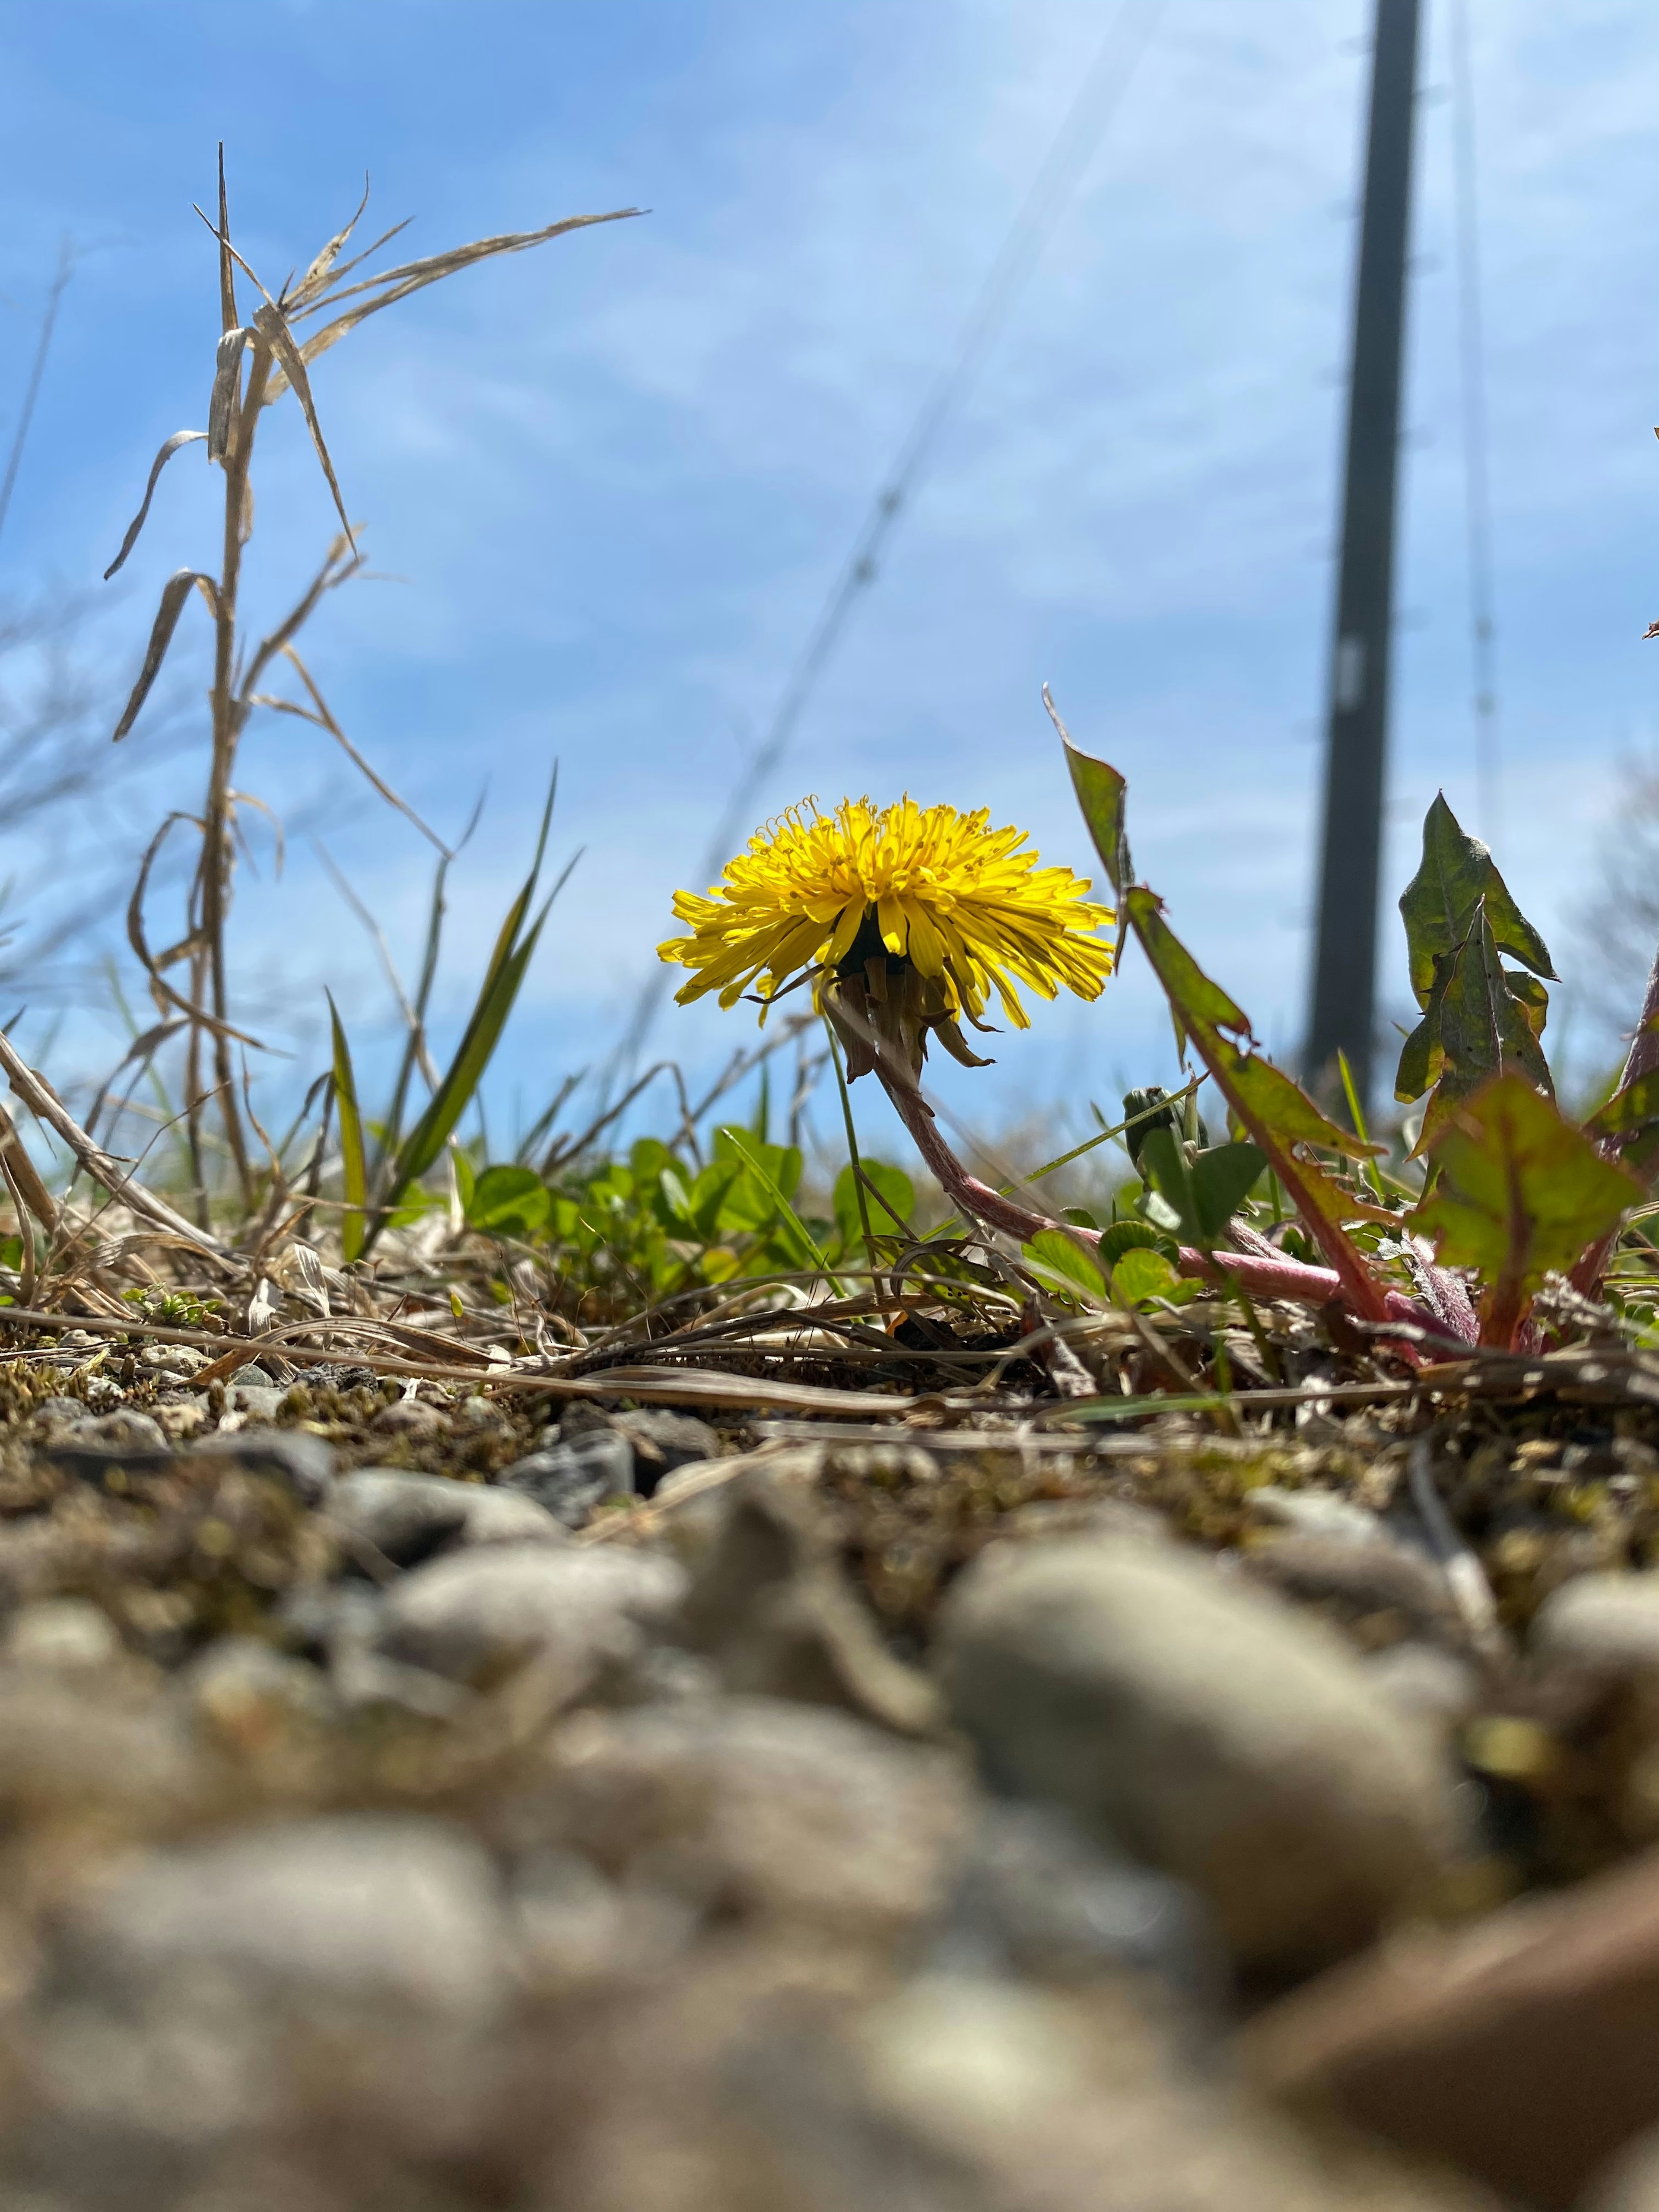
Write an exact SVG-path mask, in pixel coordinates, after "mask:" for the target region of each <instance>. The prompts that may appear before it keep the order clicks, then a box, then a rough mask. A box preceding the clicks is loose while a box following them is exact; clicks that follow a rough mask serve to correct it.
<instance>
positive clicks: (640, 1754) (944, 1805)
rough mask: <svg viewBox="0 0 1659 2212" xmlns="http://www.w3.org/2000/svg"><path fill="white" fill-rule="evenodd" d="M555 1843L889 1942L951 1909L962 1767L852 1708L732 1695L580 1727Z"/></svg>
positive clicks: (551, 1819) (564, 1735)
mask: <svg viewBox="0 0 1659 2212" xmlns="http://www.w3.org/2000/svg"><path fill="white" fill-rule="evenodd" d="M966 1783H967V1778H966V1777H965V1775H964V1774H963V1771H962V1767H961V1765H960V1762H959V1761H958V1759H957V1758H956V1757H955V1756H954V1755H953V1754H952V1753H950V1752H947V1751H944V1750H940V1749H938V1748H936V1747H932V1746H927V1747H924V1746H919V1745H915V1744H907V1743H902V1742H900V1741H898V1740H897V1739H896V1738H895V1737H893V1736H891V1735H886V1734H885V1733H884V1732H883V1731H882V1730H881V1729H873V1728H871V1727H869V1726H868V1725H867V1724H866V1723H864V1722H862V1721H857V1720H854V1719H853V1717H851V1716H850V1715H849V1714H847V1713H835V1712H829V1711H823V1710H816V1709H814V1708H812V1707H811V1706H804V1705H783V1704H781V1703H779V1702H777V1701H776V1700H775V1699H768V1698H722V1699H714V1700H712V1701H709V1702H696V1703H688V1704H685V1705H667V1706H660V1705H650V1706H641V1707H640V1708H638V1709H636V1710H635V1711H627V1712H620V1713H613V1712H600V1711H589V1712H585V1713H580V1714H577V1715H575V1716H574V1717H573V1718H572V1719H570V1720H568V1721H567V1722H566V1723H565V1724H564V1725H563V1727H562V1728H561V1729H560V1730H559V1731H558V1733H557V1734H556V1735H555V1737H554V1738H553V1739H552V1741H551V1742H550V1745H549V1747H548V1750H547V1753H546V1754H545V1765H544V1792H545V1794H544V1796H540V1797H539V1798H538V1799H532V1800H531V1801H530V1802H526V1804H525V1805H523V1806H521V1808H520V1818H521V1819H524V1820H526V1821H528V1822H529V1824H530V1825H531V1826H532V1827H533V1826H536V1825H538V1824H539V1825H540V1826H541V1827H542V1831H543V1839H544V1840H547V1841H558V1842H562V1844H564V1845H565V1846H566V1847H567V1848H569V1849H574V1850H579V1851H581V1852H582V1853H584V1854H585V1855H586V1857H589V1858H590V1859H592V1861H593V1862H594V1863H596V1864H598V1865H599V1866H600V1867H602V1868H604V1869H606V1870H607V1871H609V1872H611V1874H613V1875H618V1876H621V1877H623V1878H624V1879H626V1878H628V1877H629V1875H630V1874H633V1873H637V1874H638V1875H641V1876H645V1875H649V1876H650V1877H651V1878H652V1879H653V1880H656V1881H659V1882H662V1883H667V1884H671V1885H672V1887H674V1888H675V1890H676V1891H677V1893H679V1894H681V1895H683V1896H684V1897H686V1898H688V1899H691V1900H692V1901H694V1902H696V1903H699V1904H702V1905H708V1906H711V1907H713V1908H714V1909H715V1910H716V1911H719V1912H720V1914H721V1916H722V1917H732V1916H734V1915H737V1916H743V1917H751V1916H758V1917H763V1918H766V1919H768V1920H772V1921H784V1922H788V1923H795V1924H797V1925H799V1926H801V1927H803V1928H809V1929H811V1928H816V1929H820V1930H823V1931H824V1932H827V1933H834V1934H839V1935H841V1936H848V1937H861V1938H864V1939H875V1940H877V1941H879V1942H883V1943H889V1942H893V1941H895V1940H896V1939H898V1938H900V1937H902V1936H907V1935H909V1934H911V1933H913V1932H915V1930H917V1929H920V1928H921V1926H922V1925H923V1924H924V1923H926V1922H927V1920H928V1919H929V1918H930V1917H932V1915H933V1913H934V1912H936V1911H937V1910H938V1909H939V1905H941V1904H942V1903H943V1901H944V1899H945V1895H946V1893H947V1891H948V1886H949V1883H950V1881H951V1875H952V1872H953V1869H954V1865H955V1861H956V1857H957V1850H958V1849H959V1847H960V1844H961V1840H962V1838H963V1832H964V1829H965V1826H966V1815H967V1808H968V1803H969V1791H968V1789H967V1786H966Z"/></svg>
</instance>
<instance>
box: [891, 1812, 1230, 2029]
mask: <svg viewBox="0 0 1659 2212" xmlns="http://www.w3.org/2000/svg"><path fill="white" fill-rule="evenodd" d="M932 1964H933V1965H934V1966H939V1967H942V1968H946V1969H948V1970H950V1971H951V1972H957V1973H963V1972H967V1973H984V1974H1013V1975H1016V1976H1021V1977H1028V1978H1031V1979H1034V1980H1037V1981H1048V1982H1056V1983H1075V1982H1082V1981H1087V1980H1090V1979H1091V1978H1094V1977H1095V1976H1097V1975H1099V1974H1104V1973H1111V1972H1116V1971H1118V1970H1119V1969H1121V1968H1124V1967H1127V1968H1129V1969H1131V1970H1132V1971H1135V1972H1142V1973H1151V1974H1155V1975H1157V1976H1158V1978H1160V1979H1161V1980H1163V1981H1164V1982H1166V1983H1167V1984H1169V1985H1170V1987H1172V1988H1173V1989H1176V1990H1179V1991H1180V1992H1181V1994H1182V1995H1183V1996H1187V1997H1188V1998H1189V1999H1193V2000H1197V2001H1199V2002H1201V2003H1202V2004H1203V2005H1204V2006H1205V2008H1206V2009H1207V2008H1211V2007H1212V2006H1215V2005H1216V2004H1217V2003H1218V2000H1219V1998H1220V1996H1221V1994H1222V1991H1223V1990H1224V1988H1225V1978H1226V1976H1225V1960H1224V1959H1223V1957H1222V1954H1221V1951H1220V1947H1219V1946H1218V1943H1217V1942H1216V1940H1215V1936H1214V1931H1213V1930H1212V1928H1211V1927H1210V1924H1209V1920H1208V1916H1207V1915H1206V1912H1205V1910H1204V1907H1203V1905H1202V1904H1201V1903H1200V1899H1199V1898H1198V1897H1197V1895H1196V1893H1194V1891H1192V1890H1191V1889H1189V1888H1188V1887H1187V1886H1186V1885H1185V1884H1184V1883H1182V1882H1178V1881H1174V1880H1172V1879H1171V1878H1170V1875H1166V1874H1159V1873H1157V1872H1156V1871H1154V1870H1153V1869H1152V1868H1150V1867H1143V1866H1136V1865H1135V1864H1134V1863H1133V1861H1131V1860H1128V1859H1126V1858H1124V1857H1121V1855H1120V1854H1108V1853H1106V1852H1103V1851H1102V1850H1101V1849H1100V1848H1099V1846H1098V1845H1097V1844H1095V1843H1094V1842H1093V1841H1092V1840H1091V1838H1089V1837H1087V1836H1086V1835H1085V1834H1084V1833H1083V1832H1082V1831H1081V1829H1079V1827H1077V1826H1076V1825H1075V1824H1074V1823H1073V1821H1071V1820H1068V1819H1067V1818H1066V1815H1065V1814H1063V1813H1060V1812H1058V1811H1056V1810H1055V1809H1054V1808H1052V1807H1049V1806H1045V1805H1019V1804H1008V1803H1006V1802H1003V1803H995V1802H994V1803H992V1804H990V1805H988V1806H987V1808H986V1810H985V1812H984V1814H983V1815H982V1817H981V1821H980V1824H979V1826H978V1828H977V1830H976V1831H975V1834H974V1835H973V1837H972V1838H970V1840H969V1846H968V1850H967V1851H966V1853H965V1855H964V1857H963V1863H962V1867H961V1869H960V1871H959V1872H958V1874H957V1885H956V1889H955V1892H954V1894H953V1896H952V1898H951V1905H950V1906H949V1908H948V1910H947V1911H946V1914H945V1920H944V1924H943V1926H942V1928H941V1930H940V1933H939V1937H938V1939H937V1942H936V1943H935V1947H934V1952H933V1960H932Z"/></svg>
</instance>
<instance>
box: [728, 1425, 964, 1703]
mask: <svg viewBox="0 0 1659 2212" xmlns="http://www.w3.org/2000/svg"><path fill="white" fill-rule="evenodd" d="M718 1510H719V1512H720V1524H719V1530H718V1534H716V1535H715V1536H714V1541H713V1542H712V1543H711V1544H710V1545H709V1547H708V1552H707V1554H706V1556H705V1557H704V1558H703V1559H702V1563H701V1565H700V1566H699V1567H698V1569H697V1572H696V1579H695V1580H694V1582H693V1583H692V1585H691V1589H690V1593H689V1594H688V1595H687V1598H686V1601H685V1610H684V1627H685V1634H686V1639H687V1641H688V1642H689V1643H690V1644H692V1645H693V1647H694V1648H695V1649H696V1650H701V1651H705V1652H707V1653H708V1655H709V1656H710V1657H711V1658H713V1659H714V1662H715V1664H716V1665H717V1666H718V1668H720V1678H721V1680H722V1681H723V1682H724V1683H725V1685H726V1688H727V1689H728V1690H731V1691H733V1692H739V1693H743V1694H747V1695H750V1696H756V1697H774V1698H793V1699H799V1700H800V1701H801V1703H803V1704H805V1705H839V1706H841V1707H842V1708H843V1709H844V1710H845V1711H849V1712H855V1713H860V1714H862V1715H863V1716H864V1717H865V1718H866V1719H868V1720H873V1721H878V1722H879V1723H881V1724H882V1725H883V1726H884V1727H886V1728H891V1729H896V1730H897V1731H898V1732H899V1733H900V1734H901V1735H923V1734H925V1733H927V1731H928V1730H930V1729H933V1728H934V1727H935V1726H936V1725H937V1723H938V1720H939V1698H938V1693H937V1692H936V1691H935V1690H934V1688H933V1684H932V1683H931V1682H930V1681H929V1680H927V1676H926V1675H924V1674H919V1673H918V1672H917V1671H916V1670H915V1668H910V1667H907V1666H905V1665H904V1664H903V1662H902V1661H901V1660H898V1659H896V1658H895V1657H894V1656H893V1655H892V1654H891V1653H890V1651H889V1650H887V1648H886V1646H885V1645H884V1644H883V1642H882V1640H881V1638H880V1636H879V1635H878V1632H877V1630H876V1626H875V1623H874V1622H873V1621H872V1620H871V1618H870V1617H869V1615H868V1614H867V1613H866V1612H865V1610H864V1608H863V1607H862V1606H861V1605H860V1602H859V1600H858V1599H857V1598H856V1597H855V1596H854V1593H853V1591H852V1589H851V1588H850V1586H849V1585H848V1582H847V1579H846V1577H845V1576H844V1575H843V1574H842V1571H841V1567H840V1565H839V1562H838V1560H837V1559H836V1545H835V1539H834V1534H833V1532H832V1531H831V1529H830V1528H829V1523H828V1522H827V1520H826V1518H825V1516H824V1515H823V1511H822V1510H821V1509H820V1508H819V1507H818V1506H817V1504H815V1503H814V1501H813V1499H812V1498H811V1496H810V1495H809V1494H808V1493H807V1492H806V1491H805V1487H804V1486H803V1485H802V1484H801V1483H800V1482H799V1480H791V1479H790V1477H789V1476H788V1475H787V1474H783V1475H780V1474H777V1473H776V1472H775V1468H773V1467H769V1466H760V1467H757V1468H751V1469H750V1471H749V1472H748V1473H747V1474H742V1475H739V1476H738V1478H737V1479H736V1480H735V1481H734V1482H732V1484H731V1485H730V1486H729V1487H728V1488H727V1489H726V1490H725V1491H724V1492H722V1493H721V1494H720V1498H719V1501H718Z"/></svg>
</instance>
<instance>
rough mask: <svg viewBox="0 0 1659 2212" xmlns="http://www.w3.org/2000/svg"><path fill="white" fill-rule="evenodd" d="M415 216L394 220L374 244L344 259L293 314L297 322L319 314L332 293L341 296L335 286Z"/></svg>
mask: <svg viewBox="0 0 1659 2212" xmlns="http://www.w3.org/2000/svg"><path fill="white" fill-rule="evenodd" d="M414 220H415V218H414V216H412V215H406V216H404V219H403V221H402V222H394V223H393V224H392V228H391V229H390V230H383V231H382V232H381V233H380V236H379V237H378V238H377V239H376V240H375V241H374V245H373V246H364V248H363V250H362V252H361V253H354V254H353V255H352V257H351V258H350V260H349V261H343V262H342V263H341V264H340V265H339V267H338V268H337V270H335V271H334V273H333V275H332V276H331V277H330V279H329V281H328V283H326V284H325V286H324V287H323V289H322V291H321V293H320V294H319V295H318V297H317V298H316V299H314V300H313V301H310V302H309V303H308V304H307V306H305V307H301V308H299V309H298V310H297V311H295V313H294V314H293V317H292V319H293V320H294V321H295V322H298V321H299V320H300V319H301V317H303V316H306V315H315V314H319V313H321V312H322V310H323V308H324V307H326V306H328V304H329V301H330V295H332V296H333V297H334V298H336V299H337V298H338V297H339V296H340V295H338V294H337V293H336V292H335V291H334V287H335V286H336V285H337V284H339V283H343V281H344V280H345V278H346V277H348V276H349V275H350V274H351V272H352V270H354V269H361V268H362V265H363V264H364V262H365V261H372V260H373V259H374V256H375V255H376V254H377V253H378V252H380V248H381V247H382V246H389V245H390V244H391V243H392V240H393V239H394V238H396V237H397V236H398V233H399V232H400V231H404V230H407V229H408V228H409V226H410V223H411V222H414Z"/></svg>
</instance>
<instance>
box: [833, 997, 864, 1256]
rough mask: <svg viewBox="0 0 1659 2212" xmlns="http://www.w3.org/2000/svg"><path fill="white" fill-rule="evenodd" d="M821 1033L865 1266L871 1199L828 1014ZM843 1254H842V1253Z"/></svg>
mask: <svg viewBox="0 0 1659 2212" xmlns="http://www.w3.org/2000/svg"><path fill="white" fill-rule="evenodd" d="M823 1034H824V1035H825V1036H826V1037H828V1038H829V1064H830V1066H832V1067H833V1068H834V1069H835V1071H836V1090H837V1091H840V1093H841V1118H842V1123H843V1124H844V1126H845V1127H846V1130H847V1158H848V1164H849V1165H850V1166H851V1168H852V1170H853V1194H854V1197H855V1198H856V1199H857V1200H858V1209H859V1228H860V1231H861V1232H862V1234H863V1237H864V1258H865V1264H866V1267H871V1268H872V1269H873V1268H874V1267H875V1264H876V1247H875V1240H874V1239H873V1238H872V1236H871V1234H870V1201H869V1200H868V1199H867V1198H866V1195H865V1189H864V1177H863V1175H862V1174H861V1173H860V1169H861V1167H862V1162H861V1161H860V1158H859V1140H858V1133H857V1131H856V1130H855V1129H854V1127H853V1102H852V1100H851V1099H850V1098H849V1097H848V1095H847V1078H846V1076H845V1075H844V1074H843V1073H842V1065H841V1045H840V1042H839V1041H838V1040H837V1038H836V1031H835V1026H834V1024H832V1023H831V1021H830V1019H829V1016H828V1014H826V1015H824V1017H823ZM843 1256H845V1255H843Z"/></svg>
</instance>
